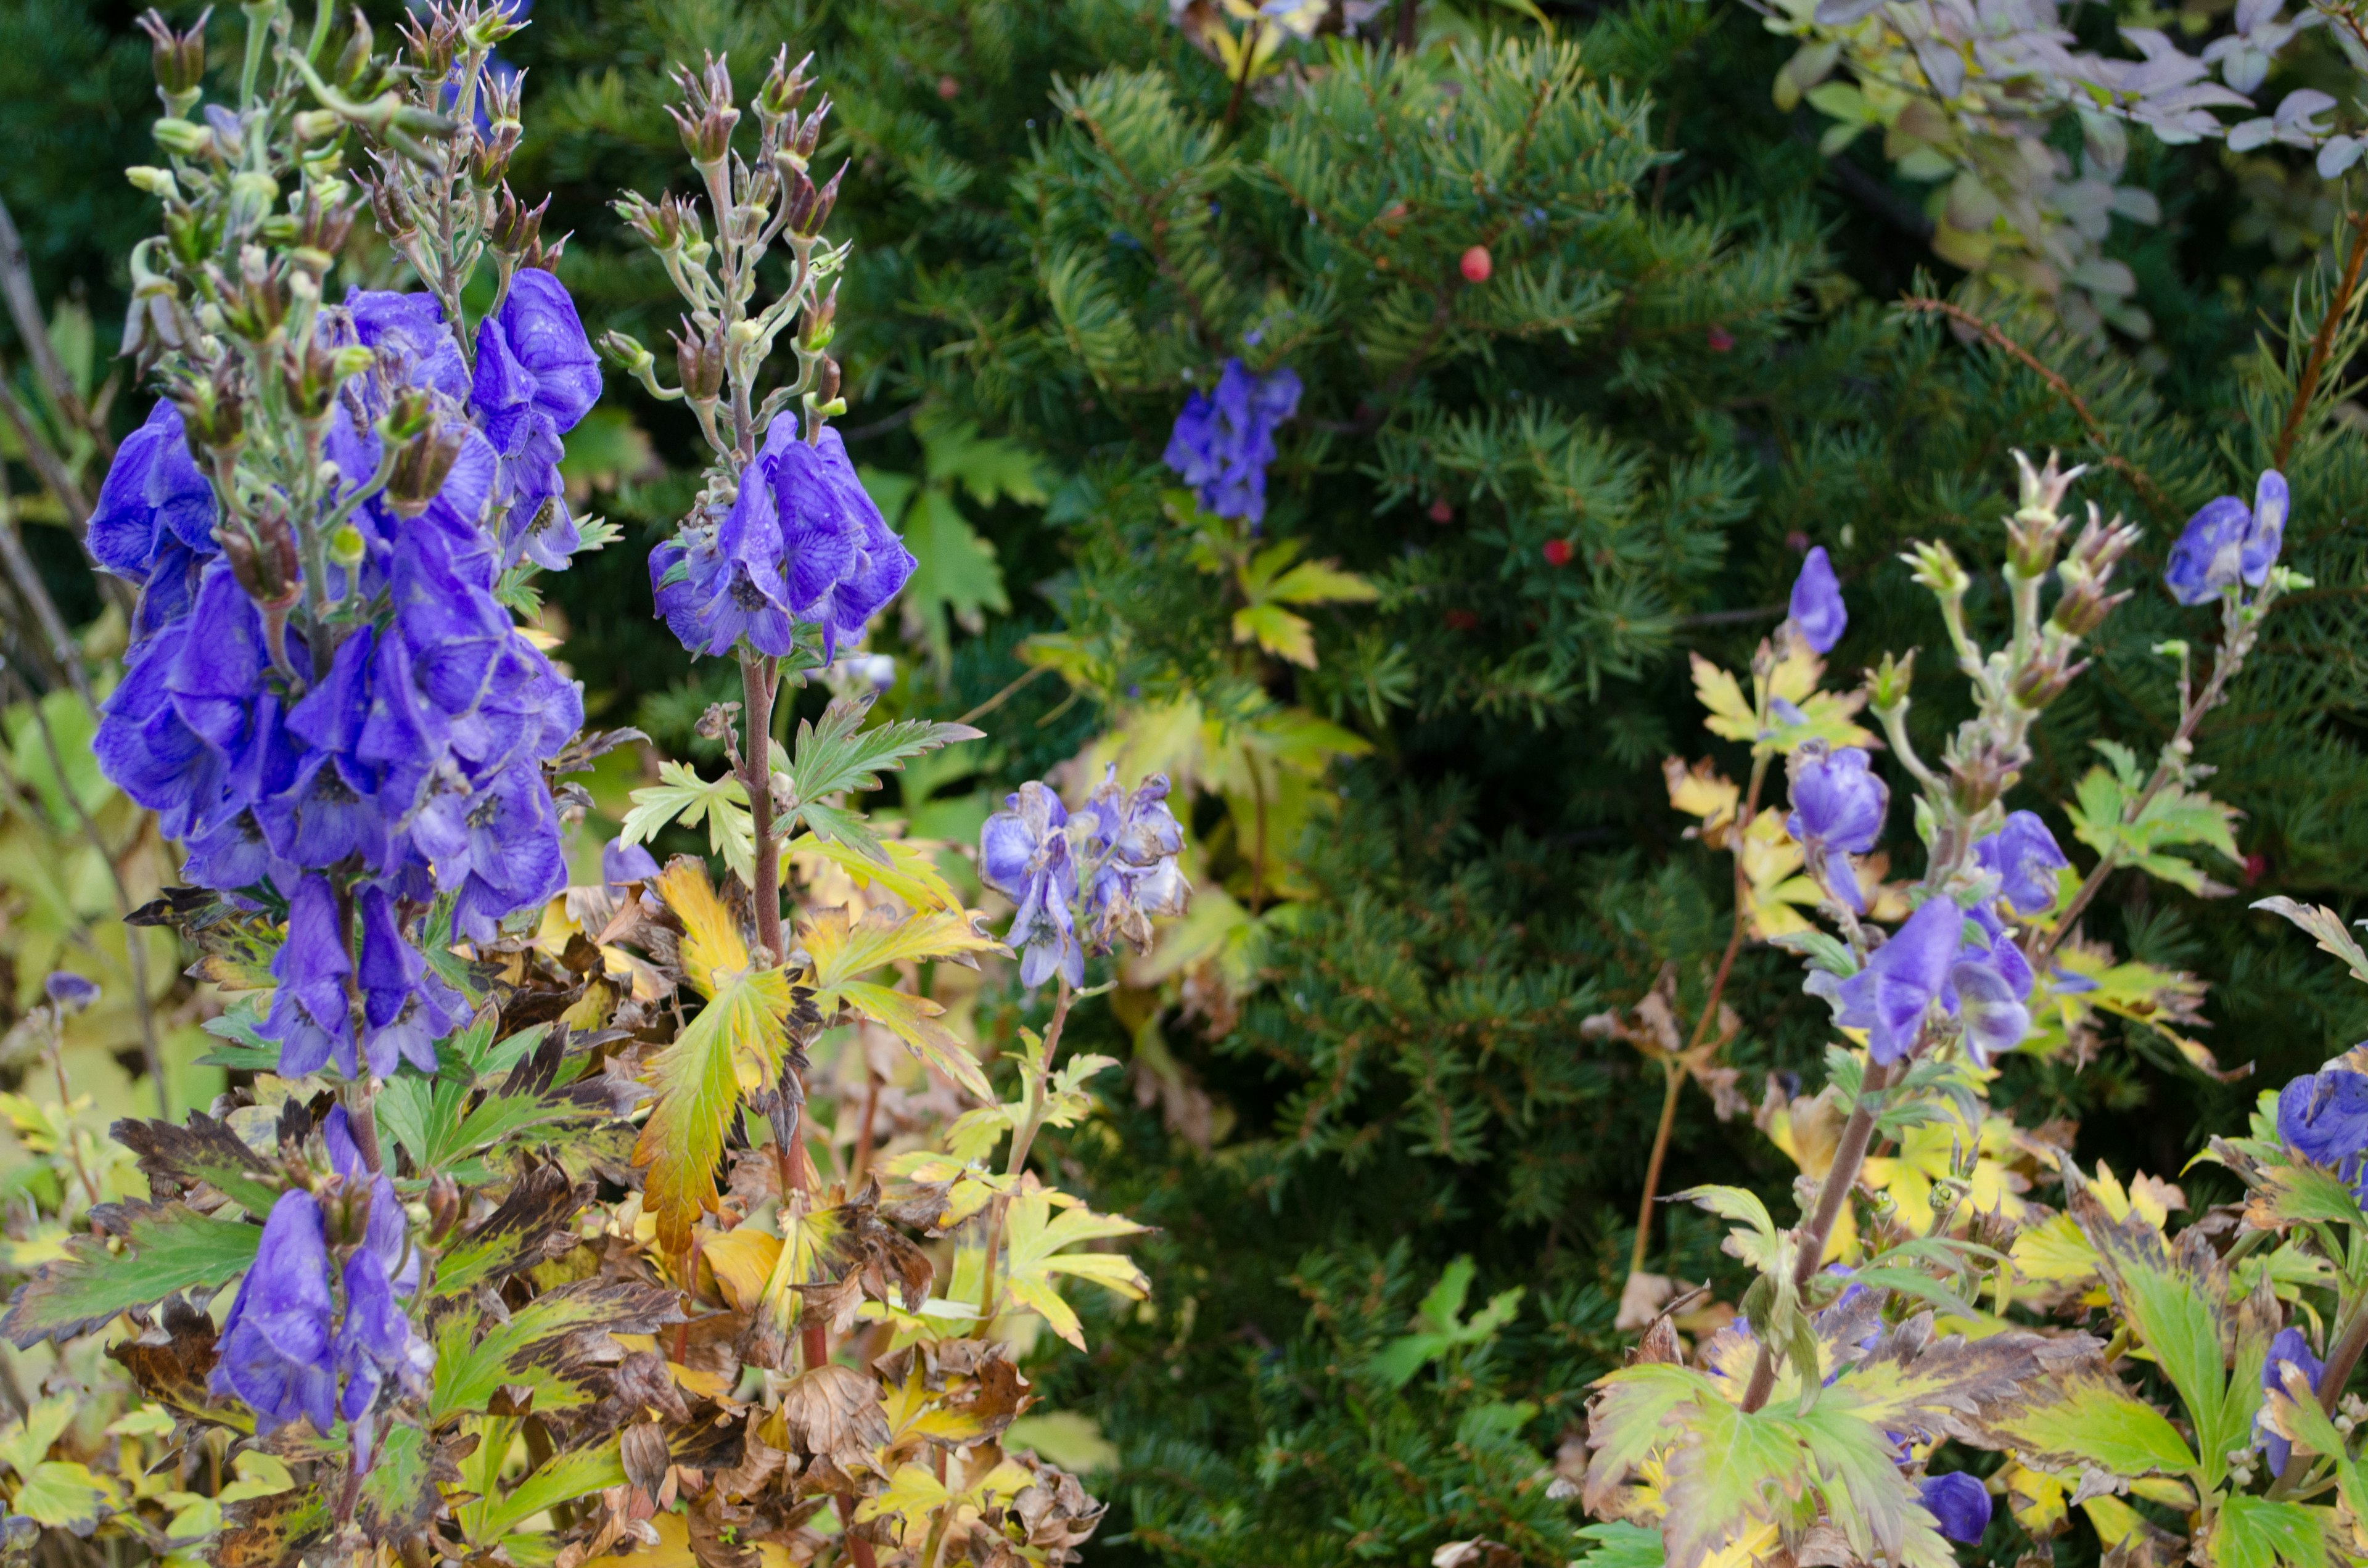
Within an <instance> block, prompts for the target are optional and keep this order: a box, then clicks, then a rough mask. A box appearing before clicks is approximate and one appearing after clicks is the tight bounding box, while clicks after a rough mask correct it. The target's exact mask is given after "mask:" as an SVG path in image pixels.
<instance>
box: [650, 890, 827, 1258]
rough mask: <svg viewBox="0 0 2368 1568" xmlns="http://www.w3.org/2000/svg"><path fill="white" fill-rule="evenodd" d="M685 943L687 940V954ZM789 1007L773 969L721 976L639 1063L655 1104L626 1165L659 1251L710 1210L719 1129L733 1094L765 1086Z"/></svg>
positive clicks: (685, 1236)
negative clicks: (638, 1181)
mask: <svg viewBox="0 0 2368 1568" xmlns="http://www.w3.org/2000/svg"><path fill="white" fill-rule="evenodd" d="M689 946H690V938H689V937H686V938H685V940H684V948H685V950H686V954H687V953H688V950H689ZM793 1006H795V1003H794V1000H793V998H792V996H791V991H790V982H789V977H788V976H787V975H786V974H784V973H783V972H782V971H780V970H778V969H768V970H757V971H749V972H744V973H742V974H740V975H739V976H737V977H736V978H734V979H732V980H730V981H728V982H725V983H723V985H722V989H721V990H719V991H718V992H716V993H715V994H714V995H712V997H711V998H710V999H709V1000H708V1003H707V1005H706V1006H704V1007H702V1008H700V1013H699V1017H695V1018H693V1019H692V1020H691V1021H690V1024H689V1027H688V1028H685V1029H684V1030H683V1031H682V1032H681V1033H680V1034H679V1035H677V1036H676V1037H675V1041H674V1043H673V1044H672V1045H669V1046H667V1047H666V1049H665V1050H664V1051H660V1052H658V1053H657V1054H656V1055H655V1056H653V1057H652V1058H650V1060H649V1063H648V1065H647V1066H646V1067H644V1068H643V1073H642V1081H643V1083H645V1084H648V1085H651V1086H652V1087H653V1088H655V1090H656V1091H657V1104H656V1106H655V1108H654V1109H652V1110H651V1112H650V1119H649V1120H648V1121H647V1122H645V1123H643V1127H642V1135H641V1138H640V1140H639V1141H638V1142H636V1143H635V1144H634V1145H633V1163H634V1164H635V1165H643V1166H645V1167H647V1169H648V1173H649V1174H648V1176H646V1177H645V1178H644V1180H643V1192H642V1202H643V1208H644V1209H645V1210H647V1211H648V1212H649V1214H650V1215H651V1217H652V1218H654V1219H655V1221H657V1228H658V1237H659V1240H660V1241H662V1242H663V1243H664V1244H665V1245H666V1248H667V1250H668V1251H670V1252H674V1253H677V1254H680V1253H682V1252H684V1251H685V1250H687V1249H688V1248H689V1245H690V1234H691V1226H692V1224H693V1222H694V1221H697V1220H698V1218H699V1215H700V1210H711V1209H713V1208H714V1207H715V1165H716V1162H717V1161H718V1160H719V1159H720V1158H722V1156H723V1136H724V1132H725V1131H726V1130H727V1129H728V1128H729V1126H730V1125H731V1120H732V1115H733V1112H734V1110H736V1109H737V1108H738V1107H739V1103H740V1096H741V1095H742V1093H743V1092H745V1091H747V1090H752V1089H759V1088H763V1087H766V1086H767V1085H770V1084H771V1083H772V1081H773V1074H774V1073H775V1071H776V1070H777V1068H778V1066H779V1063H780V1059H781V1053H782V1051H783V1050H784V1049H785V1047H786V1044H787V1040H788V1025H789V1017H790V1013H791V1008H792V1007H793Z"/></svg>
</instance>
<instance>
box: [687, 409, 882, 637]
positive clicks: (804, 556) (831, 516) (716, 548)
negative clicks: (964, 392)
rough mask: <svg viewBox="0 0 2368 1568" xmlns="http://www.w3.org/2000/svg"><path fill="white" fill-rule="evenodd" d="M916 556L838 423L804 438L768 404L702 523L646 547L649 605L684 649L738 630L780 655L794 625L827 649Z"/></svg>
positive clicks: (877, 604) (859, 626)
mask: <svg viewBox="0 0 2368 1568" xmlns="http://www.w3.org/2000/svg"><path fill="white" fill-rule="evenodd" d="M915 565H916V562H915V561H914V558H913V553H912V551H908V550H906V549H905V543H904V540H900V539H898V538H897V537H896V532H895V530H894V528H890V527H889V526H888V520H887V518H885V517H882V516H881V513H880V508H879V506H876V505H874V504H873V502H872V500H871V495H870V494H867V493H866V492H865V490H864V488H863V484H862V482H861V481H860V480H859V479H858V478H857V477H856V474H855V465H854V464H853V463H852V462H850V461H849V460H848V456H847V445H846V443H845V442H844V441H842V440H841V439H840V438H839V434H838V432H837V430H834V429H830V428H827V427H825V429H824V430H823V432H822V436H821V438H820V439H819V440H818V441H815V442H812V443H809V442H807V441H805V440H803V439H802V438H801V437H800V436H799V433H798V421H797V416H796V415H793V414H788V413H783V414H780V415H776V416H775V417H774V419H773V422H772V424H771V425H769V426H767V427H766V431H765V445H764V448H763V449H762V450H761V451H759V452H758V453H757V460H756V461H754V462H752V463H750V464H749V465H748V468H747V470H746V472H744V473H743V474H742V475H741V476H740V492H739V494H738V495H736V496H735V497H734V500H733V504H732V508H731V510H730V511H729V512H727V513H726V514H725V515H724V517H723V519H722V521H721V522H719V523H718V524H716V525H715V526H714V527H713V528H712V529H710V528H700V527H694V528H689V529H686V530H685V531H684V532H683V533H682V534H681V535H679V536H678V537H677V538H675V539H673V540H668V541H667V542H666V543H665V544H662V545H660V546H659V547H658V548H657V549H656V550H655V551H651V553H650V589H651V593H652V597H653V598H654V599H655V603H656V608H657V614H658V616H659V618H660V619H664V620H665V621H666V626H667V628H668V629H669V630H670V631H673V632H674V634H675V636H676V637H677V639H678V640H680V642H682V644H683V646H684V647H686V648H688V649H689V650H690V651H691V652H692V653H715V654H721V653H728V652H730V651H731V649H732V648H733V646H734V644H736V643H743V642H745V643H746V645H747V646H748V647H749V648H751V649H754V650H755V651H756V652H757V653H763V654H766V655H768V656H770V657H774V658H780V657H781V656H783V655H785V654H787V653H789V652H790V649H791V644H792V643H793V642H794V641H795V637H796V629H797V627H798V626H799V625H801V624H803V625H809V626H816V627H819V628H820V629H821V631H822V647H823V657H824V658H825V660H829V659H833V658H836V657H837V651H838V645H839V644H840V643H841V642H855V641H856V640H857V639H859V638H860V637H861V635H862V633H863V628H864V625H865V623H866V622H868V621H869V620H870V619H871V617H872V616H874V615H875V614H877V613H878V612H879V611H880V610H881V609H882V608H883V607H885V606H886V605H887V603H888V601H889V600H890V599H893V598H894V597H896V595H897V593H898V592H899V591H900V590H902V589H903V587H904V586H905V580H906V579H907V578H909V577H911V576H912V574H913V569H914V567H915Z"/></svg>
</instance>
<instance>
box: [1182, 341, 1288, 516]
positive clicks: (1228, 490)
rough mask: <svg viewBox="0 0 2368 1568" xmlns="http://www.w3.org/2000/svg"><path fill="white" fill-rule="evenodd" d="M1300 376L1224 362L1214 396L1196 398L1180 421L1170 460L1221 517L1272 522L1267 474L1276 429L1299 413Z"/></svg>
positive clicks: (1188, 403)
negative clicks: (1268, 513)
mask: <svg viewBox="0 0 2368 1568" xmlns="http://www.w3.org/2000/svg"><path fill="white" fill-rule="evenodd" d="M1299 391H1300V388H1299V377H1298V375H1297V374H1296V373H1294V372H1293V371H1292V370H1290V369H1279V370H1273V371H1270V372H1269V373H1268V374H1266V375H1263V376H1261V375H1259V374H1258V373H1257V372H1256V371H1254V370H1252V369H1249V368H1248V367H1247V366H1246V365H1244V364H1243V363H1242V362H1241V361H1240V360H1239V359H1228V360H1226V361H1225V369H1224V374H1223V375H1221V376H1220V377H1218V379H1217V391H1216V395H1215V396H1213V397H1212V396H1211V395H1210V394H1208V393H1207V392H1194V393H1193V394H1192V395H1191V396H1190V398H1188V399H1186V400H1185V403H1184V412H1183V413H1181V414H1179V415H1177V416H1176V428H1175V430H1174V431H1173V432H1172V433H1170V435H1169V436H1168V437H1167V454H1166V461H1167V466H1168V467H1169V468H1172V469H1174V470H1175V471H1176V472H1178V474H1180V475H1182V476H1183V479H1184V483H1187V484H1189V485H1190V486H1191V487H1192V489H1193V491H1194V492H1195V493H1196V494H1198V495H1199V496H1200V499H1201V506H1204V507H1206V508H1208V509H1209V510H1210V511H1212V512H1213V513H1215V514H1216V515H1217V516H1218V517H1247V518H1248V519H1249V520H1250V521H1251V522H1252V523H1253V524H1255V523H1257V522H1258V521H1259V520H1260V519H1262V518H1263V517H1265V516H1266V471H1267V465H1268V464H1269V463H1271V462H1272V461H1274V427H1275V426H1278V425H1280V424H1281V423H1282V422H1283V421H1284V420H1286V419H1288V418H1290V417H1291V416H1292V415H1294V414H1296V413H1298V412H1299Z"/></svg>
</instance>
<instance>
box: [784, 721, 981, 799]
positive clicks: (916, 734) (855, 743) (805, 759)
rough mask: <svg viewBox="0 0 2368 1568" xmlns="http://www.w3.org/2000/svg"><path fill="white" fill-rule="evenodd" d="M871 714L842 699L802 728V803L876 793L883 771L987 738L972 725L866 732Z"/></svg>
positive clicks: (794, 769) (796, 762) (904, 724)
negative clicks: (845, 794) (943, 748)
mask: <svg viewBox="0 0 2368 1568" xmlns="http://www.w3.org/2000/svg"><path fill="white" fill-rule="evenodd" d="M870 712H871V699H868V698H860V699H859V698H845V697H842V698H839V699H837V700H835V701H834V702H832V703H831V705H830V706H829V707H828V708H826V709H825V710H823V715H822V718H821V719H820V720H819V721H815V722H808V721H801V722H799V724H798V744H797V753H796V755H795V756H794V757H793V758H792V759H791V763H790V777H791V778H792V779H794V780H795V781H796V787H797V792H798V798H799V800H800V801H801V802H803V801H816V800H820V799H821V798H822V797H823V796H825V795H836V794H837V793H839V792H840V791H842V790H877V789H878V788H880V771H881V770H882V768H887V769H892V770H893V769H894V768H895V767H897V766H898V765H900V764H901V763H902V762H903V761H904V760H905V758H906V757H908V756H920V755H922V754H923V753H924V752H932V751H936V750H937V749H938V748H939V747H940V746H946V745H951V744H954V743H955V742H957V741H974V740H978V739H981V738H982V737H983V736H984V735H985V733H986V732H985V731H984V730H973V729H972V728H971V727H970V726H969V725H968V724H947V723H936V722H930V721H928V720H924V719H905V720H900V721H898V722H895V723H893V724H882V725H879V726H878V727H876V728H874V729H870V730H865V729H861V728H860V726H861V724H862V723H863V721H864V718H865V716H866V715H867V714H869V713H870Z"/></svg>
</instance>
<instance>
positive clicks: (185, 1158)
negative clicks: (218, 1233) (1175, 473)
mask: <svg viewBox="0 0 2368 1568" xmlns="http://www.w3.org/2000/svg"><path fill="white" fill-rule="evenodd" d="M108 1132H109V1133H110V1134H111V1135H112V1136H113V1137H114V1139H115V1141H116V1142H119V1143H120V1144H122V1145H123V1146H124V1147H125V1148H127V1149H129V1150H131V1152H132V1153H135V1154H137V1155H138V1156H139V1157H140V1174H141V1175H142V1176H146V1177H147V1178H148V1189H149V1195H150V1196H151V1197H152V1198H154V1199H156V1201H158V1202H160V1203H161V1202H164V1201H165V1200H166V1199H173V1198H178V1197H180V1196H181V1195H182V1194H183V1193H186V1192H188V1190H189V1189H190V1188H192V1187H198V1186H199V1185H203V1186H206V1187H212V1188H213V1189H214V1190H215V1191H217V1192H221V1193H224V1194H227V1195H228V1196H229V1198H230V1199H231V1200H232V1201H233V1202H234V1203H236V1204H238V1205H239V1206H240V1207H241V1208H243V1209H245V1210H247V1211H248V1212H249V1213H251V1214H256V1215H258V1216H260V1215H264V1214H268V1213H269V1212H271V1206H272V1204H274V1203H275V1202H277V1201H278V1200H279V1193H280V1190H281V1188H282V1187H284V1186H285V1185H286V1178H285V1176H282V1174H281V1173H280V1172H279V1171H277V1170H274V1169H273V1168H272V1166H271V1165H270V1164H269V1162H268V1161H266V1160H265V1159H264V1157H263V1156H262V1155H260V1154H258V1153H256V1152H255V1151H254V1150H252V1149H250V1148H248V1147H247V1146H246V1143H245V1140H243V1139H241V1138H240V1137H239V1135H238V1134H237V1133H235V1132H233V1131H231V1130H230V1128H229V1126H228V1125H227V1124H225V1123H223V1122H220V1121H216V1120H215V1119H213V1118H212V1117H211V1116H208V1115H206V1114H205V1113H204V1112H203V1111H195V1110H193V1111H191V1112H189V1119H188V1124H187V1125H186V1126H181V1127H176V1126H174V1125H173V1124H172V1123H171V1122H169V1121H143V1120H140V1119H132V1118H127V1119H124V1120H121V1121H119V1122H117V1123H116V1124H115V1125H114V1126H113V1127H110V1128H108Z"/></svg>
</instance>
